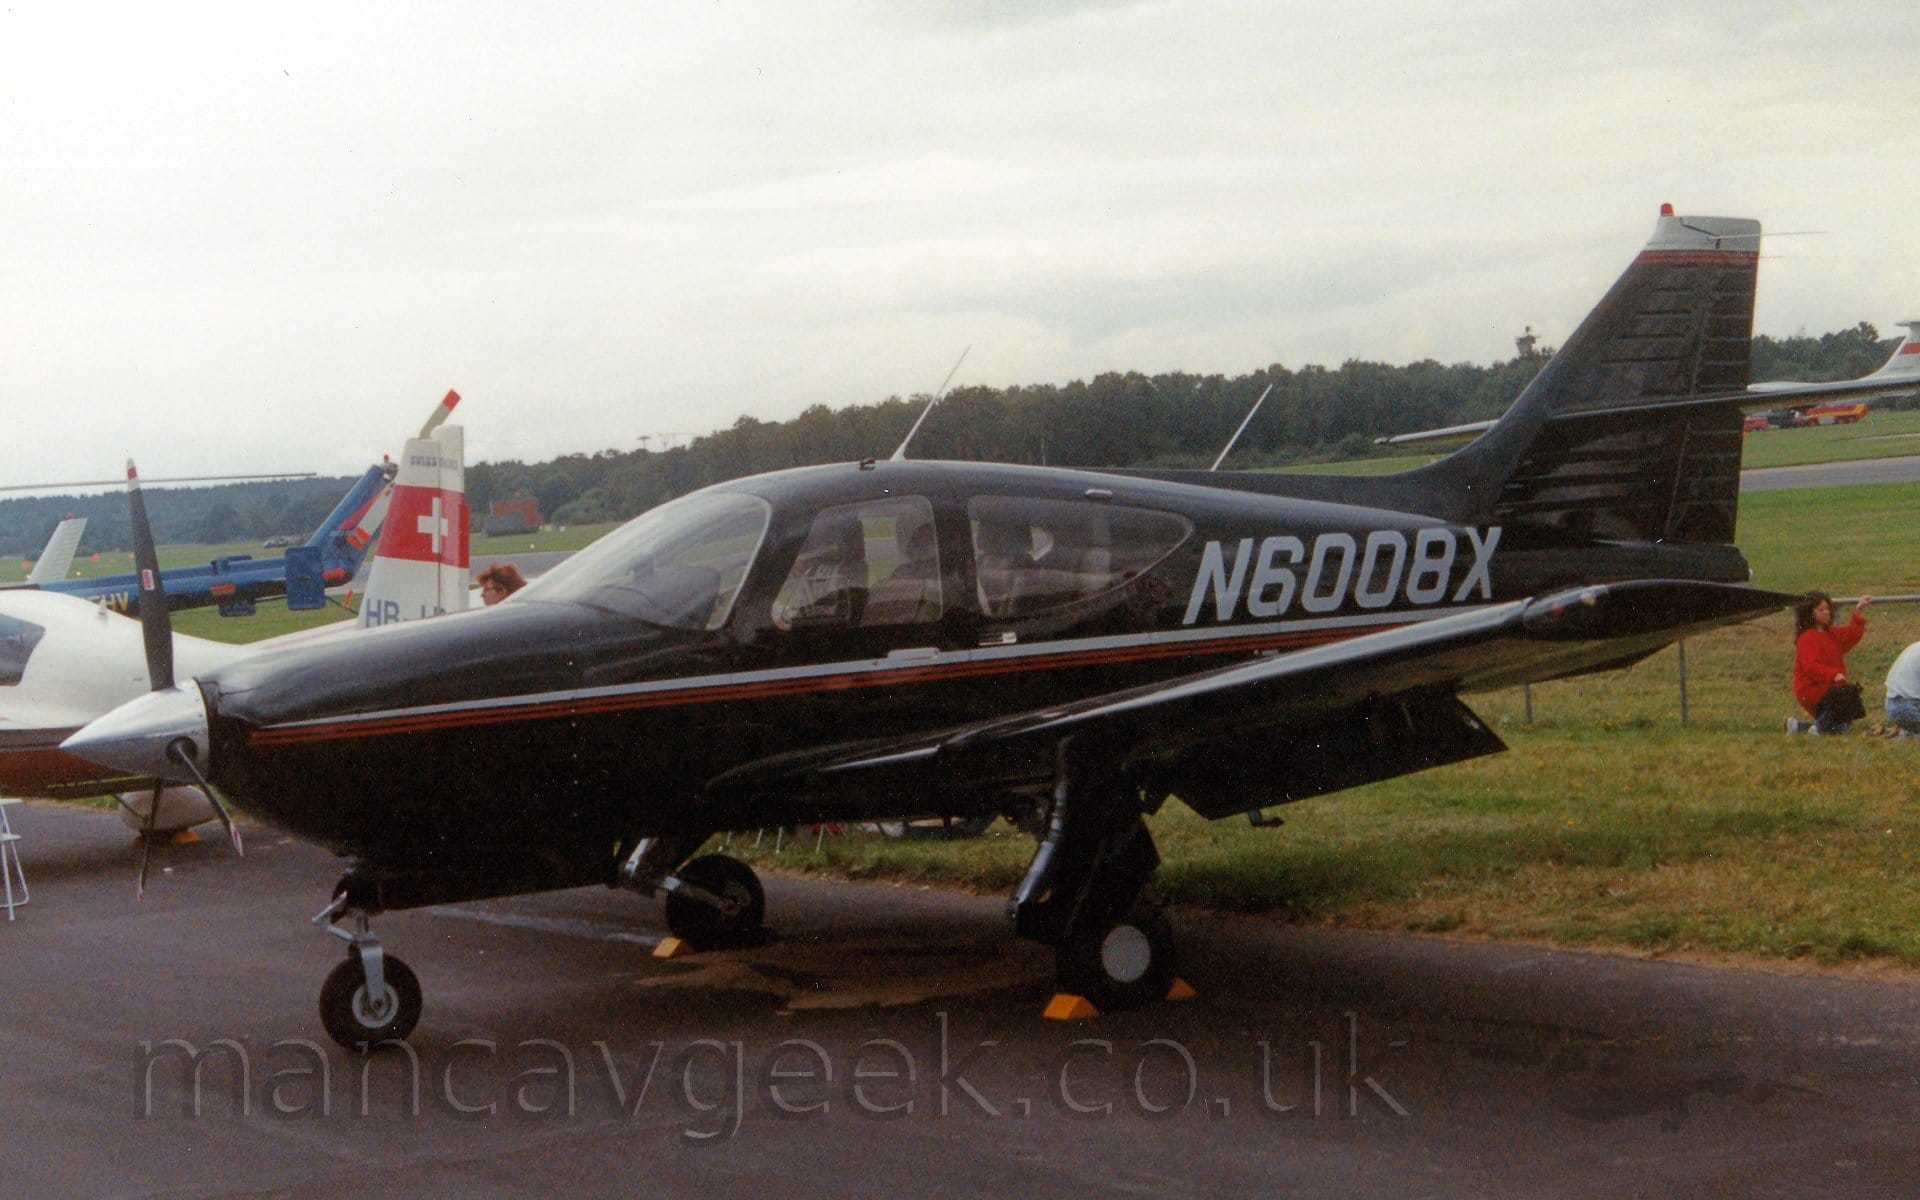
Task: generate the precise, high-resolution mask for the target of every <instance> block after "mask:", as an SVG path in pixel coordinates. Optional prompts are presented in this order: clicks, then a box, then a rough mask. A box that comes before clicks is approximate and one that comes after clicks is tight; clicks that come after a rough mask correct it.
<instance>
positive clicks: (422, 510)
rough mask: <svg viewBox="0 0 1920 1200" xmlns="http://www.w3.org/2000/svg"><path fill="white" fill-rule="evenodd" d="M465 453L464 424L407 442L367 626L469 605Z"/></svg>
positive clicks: (363, 621)
mask: <svg viewBox="0 0 1920 1200" xmlns="http://www.w3.org/2000/svg"><path fill="white" fill-rule="evenodd" d="M465 450H466V443H465V437H464V433H463V431H462V430H461V428H460V426H458V425H443V426H441V427H440V428H439V429H438V430H437V431H436V433H435V436H434V437H431V438H415V439H413V440H411V441H409V442H408V443H407V447H406V451H405V453H403V454H402V455H401V456H400V468H399V473H398V474H396V475H395V476H394V480H393V488H392V492H391V497H390V499H389V501H388V505H387V515H386V520H385V522H384V523H383V524H382V526H381V529H380V544H379V546H378V547H377V548H376V549H375V552H374V560H373V566H372V568H371V569H370V571H369V573H368V576H367V591H366V598H365V600H364V601H363V602H362V604H361V606H360V625H361V626H362V627H367V626H373V625H390V624H393V623H394V622H397V621H409V620H414V619H416V618H419V617H430V616H435V615H438V614H440V613H444V612H458V611H460V610H461V609H464V608H465V607H466V604H467V591H468V583H467V562H468V554H467V527H468V520H467V496H466V468H465V463H464V456H465Z"/></svg>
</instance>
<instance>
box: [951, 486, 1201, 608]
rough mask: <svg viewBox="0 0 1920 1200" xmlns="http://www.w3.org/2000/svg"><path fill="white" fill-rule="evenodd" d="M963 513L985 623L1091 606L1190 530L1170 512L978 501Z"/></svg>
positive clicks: (1012, 498)
mask: <svg viewBox="0 0 1920 1200" xmlns="http://www.w3.org/2000/svg"><path fill="white" fill-rule="evenodd" d="M967 515H968V516H969V517H970V518H971V519H972V523H973V553H974V567H975V570H976V573H977V577H978V579H979V584H980V610H981V611H982V612H984V613H985V614H986V615H987V616H989V617H1024V616H1028V615H1031V614H1033V613H1041V612H1046V611H1048V610H1049V609H1054V608H1060V607H1062V606H1064V605H1068V604H1076V603H1078V602H1080V601H1082V600H1091V599H1092V598H1094V597H1095V596H1098V595H1100V594H1102V593H1104V592H1109V591H1112V590H1113V589H1115V588H1117V587H1120V586H1122V585H1123V584H1125V583H1127V582H1128V581H1130V580H1132V579H1134V578H1135V577H1137V576H1139V575H1143V574H1145V573H1146V572H1147V571H1148V570H1150V569H1152V567H1153V566H1154V565H1155V564H1156V563H1158V562H1159V561H1160V560H1161V559H1163V558H1165V557H1166V556H1167V555H1169V554H1171V553H1173V550H1174V548H1175V547H1176V546H1178V545H1179V544H1180V543H1181V542H1183V541H1185V540H1186V539H1187V535H1188V534H1190V533H1192V532H1193V524H1192V522H1190V521H1188V520H1187V519H1186V518H1185V517H1180V516H1175V515H1174V514H1172V513H1164V512H1155V511H1153V510H1151V509H1145V508H1126V507H1123V506H1119V505H1113V504H1100V503H1094V502H1092V501H1087V500H1035V499H1026V498H1022V497H1017V496H976V497H975V498H974V499H973V500H971V501H969V502H968V504H967Z"/></svg>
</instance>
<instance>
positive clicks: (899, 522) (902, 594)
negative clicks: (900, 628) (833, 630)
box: [772, 496, 943, 629]
mask: <svg viewBox="0 0 1920 1200" xmlns="http://www.w3.org/2000/svg"><path fill="white" fill-rule="evenodd" d="M942 607H943V606H942V603H941V593H940V547H939V543H938V539H937V538H936V537H935V536H934V526H933V505H932V504H930V503H929V502H928V501H927V499H926V498H925V497H924V496H891V497H888V498H886V499H882V500H867V501H863V502H861V503H859V504H842V505H839V506H837V507H834V508H828V509H822V510H821V511H820V512H819V513H818V514H817V515H816V516H815V517H814V519H813V524H812V525H810V526H809V527H808V529H807V540H806V542H805V543H804V544H803V545H802V546H801V547H800V553H799V555H798V556H796V557H795V559H794V562H793V569H792V570H791V571H790V572H788V574H787V579H786V582H785V583H783V584H782V585H781V587H780V593H779V595H777V596H775V597H774V601H773V613H772V615H773V623H774V624H775V625H776V626H778V627H779V628H781V629H801V628H817V627H838V628H843V629H845V628H863V629H864V628H872V627H876V626H885V625H922V624H928V623H930V622H933V621H938V620H939V619H940V614H941V611H942Z"/></svg>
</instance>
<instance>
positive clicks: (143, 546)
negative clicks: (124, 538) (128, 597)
mask: <svg viewBox="0 0 1920 1200" xmlns="http://www.w3.org/2000/svg"><path fill="white" fill-rule="evenodd" d="M127 509H128V513H129V515H130V516H131V517H132V520H133V565H134V569H135V570H136V571H138V572H139V588H140V633H141V636H142V637H143V638H144V639H145V641H146V645H147V686H149V687H151V688H152V689H153V690H154V691H156V692H158V691H164V690H165V689H167V688H170V687H172V686H173V619H172V617H170V616H169V615H168V613H167V592H166V589H165V588H164V587H163V586H162V585H161V581H160V556H159V553H158V552H157V551H155V550H154V548H153V525H152V524H151V523H150V522H149V521H148V520H147V501H146V498H145V497H143V496H142V495H141V494H140V474H139V472H138V471H136V470H135V469H134V466H133V460H132V459H128V460H127Z"/></svg>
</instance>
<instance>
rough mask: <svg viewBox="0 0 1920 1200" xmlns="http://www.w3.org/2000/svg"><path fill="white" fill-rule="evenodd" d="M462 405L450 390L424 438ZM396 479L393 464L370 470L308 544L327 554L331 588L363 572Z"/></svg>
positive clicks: (423, 432) (425, 429) (326, 569)
mask: <svg viewBox="0 0 1920 1200" xmlns="http://www.w3.org/2000/svg"><path fill="white" fill-rule="evenodd" d="M459 403H460V393H459V392H457V391H454V390H453V389H451V388H449V389H447V394H446V395H444V396H442V397H441V398H440V402H439V403H438V404H436V405H434V406H433V412H432V413H430V414H429V415H428V417H427V421H426V424H424V425H422V426H421V427H420V437H421V438H423V439H430V438H432V437H433V436H434V431H435V430H437V429H439V428H440V425H441V423H442V422H444V421H445V420H446V419H447V418H448V417H450V416H452V415H453V410H454V408H455V407H456V406H458V405H459ZM393 477H394V467H393V464H392V463H391V462H389V461H384V460H383V461H381V462H379V463H376V464H375V465H373V466H371V467H368V468H367V473H366V474H365V475H362V476H361V477H360V482H359V483H357V484H355V485H354V486H353V488H352V489H351V490H349V491H348V492H347V494H346V496H345V497H343V498H342V499H341V501H340V503H339V504H337V505H335V506H334V509H333V511H332V512H330V513H328V514H327V519H326V520H324V521H322V522H320V528H318V529H316V530H314V531H313V534H312V535H311V536H310V537H308V538H307V541H306V544H307V545H309V546H318V547H320V548H321V552H322V555H323V560H322V568H323V572H324V574H325V576H326V580H327V583H328V584H329V585H333V584H338V583H345V582H346V581H347V580H349V579H351V578H353V575H354V572H356V571H358V570H359V569H360V560H361V559H362V558H364V557H365V556H366V553H367V547H368V546H370V545H372V544H373V539H374V538H376V537H378V536H380V528H381V522H382V521H384V520H385V519H386V515H387V504H388V498H389V497H388V487H387V485H388V483H389V482H390V481H391V480H392V479H393Z"/></svg>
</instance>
